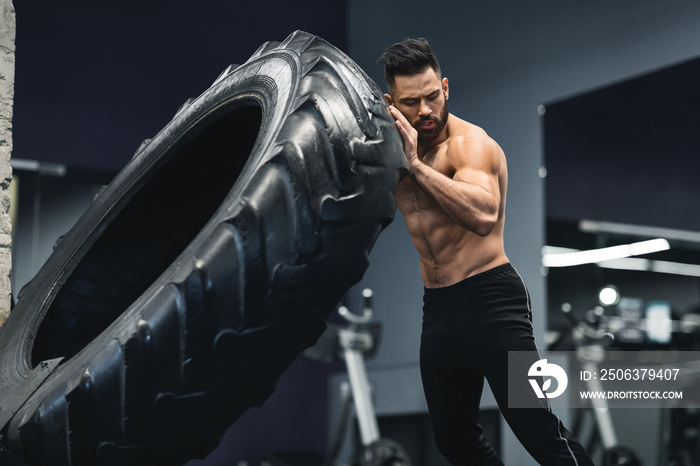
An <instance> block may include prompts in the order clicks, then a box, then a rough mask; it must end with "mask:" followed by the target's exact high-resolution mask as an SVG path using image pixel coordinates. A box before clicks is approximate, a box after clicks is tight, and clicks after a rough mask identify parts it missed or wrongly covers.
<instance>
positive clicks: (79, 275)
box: [32, 102, 262, 367]
mask: <svg viewBox="0 0 700 466" xmlns="http://www.w3.org/2000/svg"><path fill="white" fill-rule="evenodd" d="M232 106H235V108H234V109H231V108H230V107H232ZM228 107H229V108H228V109H221V110H219V111H217V113H216V114H213V115H209V116H208V117H206V118H205V120H204V121H202V122H200V123H199V124H198V127H199V128H203V129H201V130H199V131H198V133H196V134H193V135H191V136H189V141H188V142H186V143H179V144H177V146H179V147H175V148H173V149H169V150H168V153H166V154H164V155H163V156H162V157H163V160H164V161H165V164H164V165H163V166H162V167H161V168H159V169H157V171H156V173H155V174H154V175H152V176H151V178H150V179H149V180H148V181H146V182H145V184H143V187H141V188H140V189H139V188H136V189H138V192H136V193H135V194H134V196H133V198H132V199H131V200H130V201H129V202H128V203H127V204H126V205H125V206H124V208H123V209H122V210H121V212H120V213H119V214H118V215H117V216H116V217H115V218H114V220H113V221H112V222H111V223H110V224H109V225H108V226H107V227H106V229H105V230H104V232H103V233H102V234H101V236H100V237H99V239H97V241H96V242H95V244H94V245H93V246H92V247H91V248H90V249H89V250H88V251H87V252H86V253H85V255H84V256H83V258H82V259H81V260H80V262H79V263H78V265H77V266H76V267H75V269H74V270H73V271H72V272H71V273H70V276H69V277H68V279H67V280H66V282H65V285H64V286H63V287H62V288H61V290H60V291H59V292H58V294H57V295H56V297H55V299H54V300H53V301H52V303H51V304H50V307H49V309H48V311H47V313H46V315H45V317H44V320H43V322H42V323H41V325H40V327H39V329H38V332H37V335H36V339H35V341H34V346H33V349H32V365H33V367H36V366H37V365H38V364H39V363H40V362H41V361H45V360H47V359H53V358H57V357H60V356H64V360H63V362H65V361H67V360H68V359H70V358H71V357H73V356H75V355H76V354H77V353H78V352H79V351H80V350H82V349H83V348H84V347H85V346H86V345H87V344H89V343H90V342H91V341H93V340H94V339H95V338H96V337H97V336H99V335H100V334H101V333H102V332H103V331H104V330H105V329H106V328H107V327H108V326H109V325H110V324H111V323H112V322H114V321H115V320H116V319H117V318H118V317H119V316H120V315H121V314H122V313H123V312H124V311H125V310H126V309H127V308H128V307H129V306H130V305H131V304H132V303H134V301H136V299H137V298H138V297H139V296H141V295H142V294H143V293H144V292H145V291H146V289H147V288H148V287H149V286H151V285H152V284H153V283H154V282H155V281H156V279H157V278H158V277H159V276H160V275H161V274H162V273H163V272H164V271H165V270H166V269H167V268H168V267H169V266H170V265H171V264H172V263H173V262H174V261H175V259H176V258H177V257H178V256H179V255H180V254H181V253H182V252H183V251H184V250H185V248H186V247H187V246H188V245H189V244H190V243H191V242H192V240H193V239H194V237H195V236H196V235H197V234H198V233H199V232H200V231H201V230H202V228H204V226H205V224H206V223H207V222H208V221H209V220H210V219H211V218H212V216H213V215H214V213H215V212H216V210H217V209H218V208H219V207H220V206H221V204H222V203H223V201H224V199H225V198H226V196H227V194H228V193H229V192H230V191H231V189H232V187H233V185H234V183H235V182H236V180H237V178H238V176H239V174H240V173H241V170H242V169H243V166H244V164H245V163H246V161H247V160H248V157H249V155H250V153H251V150H252V149H253V146H254V145H255V141H256V139H257V135H258V131H259V129H260V124H261V121H262V109H261V107H260V106H259V105H258V104H257V102H245V103H244V104H241V102H237V103H235V104H231V105H228ZM191 131H192V130H191ZM135 176H138V174H137V175H135ZM129 195H131V193H129V192H122V193H121V194H120V196H129ZM69 240H70V235H68V236H67V237H66V239H65V240H64V241H69Z"/></svg>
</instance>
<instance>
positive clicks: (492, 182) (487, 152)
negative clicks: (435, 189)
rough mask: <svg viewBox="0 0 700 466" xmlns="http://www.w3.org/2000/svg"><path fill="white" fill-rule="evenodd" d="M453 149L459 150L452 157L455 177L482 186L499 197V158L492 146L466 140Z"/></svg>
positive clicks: (457, 179)
mask: <svg viewBox="0 0 700 466" xmlns="http://www.w3.org/2000/svg"><path fill="white" fill-rule="evenodd" d="M453 149H458V150H459V151H458V152H455V153H453V154H451V155H452V157H450V158H451V159H452V163H453V166H454V169H455V172H454V175H453V179H454V180H455V181H463V182H465V183H470V184H475V185H478V186H481V187H482V188H484V190H486V191H488V192H489V193H491V194H493V195H494V196H496V197H497V196H498V193H499V189H498V171H499V158H498V157H497V154H495V153H494V151H493V150H492V148H490V147H488V146H485V145H484V144H474V143H473V142H471V141H466V142H464V143H462V144H460V145H459V146H457V147H455V148H453Z"/></svg>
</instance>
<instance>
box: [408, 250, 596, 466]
mask: <svg viewBox="0 0 700 466" xmlns="http://www.w3.org/2000/svg"><path fill="white" fill-rule="evenodd" d="M531 318H532V315H531V313H530V298H529V296H528V292H527V289H526V287H525V284H524V283H523V281H522V279H521V277H520V275H519V274H518V272H517V271H516V270H515V268H513V266H512V265H511V264H504V265H501V266H498V267H495V268H493V269H491V270H488V271H486V272H483V273H480V274H478V275H475V276H472V277H469V278H467V279H466V280H464V281H462V282H460V283H457V284H455V285H452V286H448V287H445V288H428V289H426V290H425V294H424V297H423V332H422V337H421V352H420V359H421V376H422V378H423V388H424V390H425V396H426V399H427V402H428V409H429V412H430V419H431V422H432V425H433V430H434V432H435V440H436V442H437V445H438V448H439V449H440V451H441V452H442V454H443V455H445V457H446V458H447V459H448V460H449V461H450V463H452V464H453V465H455V466H463V465H503V462H502V461H501V459H500V458H499V457H498V454H497V453H496V452H495V451H494V449H493V448H492V447H491V445H489V443H488V442H487V441H486V439H485V438H484V436H483V435H482V428H481V426H479V424H478V420H479V402H480V399H481V391H482V388H483V386H484V378H486V380H488V382H489V386H490V387H491V390H492V392H493V394H494V395H495V397H496V401H497V403H498V406H499V408H500V410H501V412H502V413H503V416H504V418H505V420H506V421H507V422H508V424H509V426H510V427H511V429H512V430H513V432H514V433H515V435H516V437H517V438H518V440H520V442H521V443H522V444H523V446H524V447H525V449H527V451H528V452H529V453H530V454H531V455H532V457H533V458H534V459H535V460H537V461H538V462H539V463H540V464H542V465H547V466H555V465H570V466H573V465H576V466H584V465H586V466H589V465H593V462H592V461H591V459H590V457H589V456H588V454H587V453H586V451H585V450H584V448H583V447H582V446H581V444H580V443H579V442H578V441H577V440H576V439H574V438H573V437H572V436H571V434H570V433H569V432H568V431H567V430H566V429H565V428H564V426H563V425H562V423H561V421H559V418H557V417H556V416H555V415H554V414H553V413H552V412H551V410H550V409H549V408H548V407H543V408H541V409H534V408H510V409H509V408H508V351H537V348H536V346H535V339H534V334H533V330H532V322H531ZM524 383H525V385H526V386H527V388H528V389H531V387H530V386H529V385H528V382H527V381H524Z"/></svg>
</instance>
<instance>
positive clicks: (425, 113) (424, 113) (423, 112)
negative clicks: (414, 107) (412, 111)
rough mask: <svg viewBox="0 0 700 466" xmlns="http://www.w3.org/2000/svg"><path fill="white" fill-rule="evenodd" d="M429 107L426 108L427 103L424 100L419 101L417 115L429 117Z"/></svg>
mask: <svg viewBox="0 0 700 466" xmlns="http://www.w3.org/2000/svg"><path fill="white" fill-rule="evenodd" d="M430 113H431V111H430V107H429V106H428V103H427V102H426V101H425V100H421V102H420V109H419V110H418V114H419V115H420V116H428V115H430Z"/></svg>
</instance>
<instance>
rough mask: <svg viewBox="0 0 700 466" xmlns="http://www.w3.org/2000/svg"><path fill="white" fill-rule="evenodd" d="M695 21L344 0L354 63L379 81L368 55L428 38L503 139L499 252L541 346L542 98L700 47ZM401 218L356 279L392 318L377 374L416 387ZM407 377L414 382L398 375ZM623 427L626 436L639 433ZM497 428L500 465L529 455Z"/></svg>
mask: <svg viewBox="0 0 700 466" xmlns="http://www.w3.org/2000/svg"><path fill="white" fill-rule="evenodd" d="M699 25H700V3H698V2H694V1H689V0H685V1H675V2H668V3H661V2H656V1H653V0H643V1H634V2H633V1H619V2H604V1H593V2H585V3H581V2H556V1H535V2H516V1H511V2H504V1H501V2H488V1H458V0H454V1H438V2H433V3H430V4H429V5H428V4H426V3H425V2H419V1H415V0H406V1H402V2H395V1H388V0H377V1H372V2H369V1H365V0H354V1H351V2H350V29H349V30H350V42H349V47H350V53H351V55H352V57H353V58H354V59H355V60H356V61H357V62H358V63H359V64H360V66H362V67H363V68H365V70H367V71H368V72H369V74H370V75H371V76H372V77H373V78H374V79H375V80H377V82H378V83H382V85H383V77H382V70H381V67H380V66H379V65H376V64H375V60H376V58H377V56H379V55H380V54H381V52H382V51H383V49H384V48H385V47H386V46H388V45H390V44H391V43H393V42H396V41H398V40H401V39H404V38H406V37H409V36H411V37H416V36H423V37H426V38H428V39H429V40H430V41H431V43H432V45H433V48H434V51H435V52H436V54H437V55H438V58H439V59H440V61H441V65H442V68H443V74H444V76H446V77H447V78H448V79H449V82H450V87H451V92H450V102H451V110H452V111H453V112H454V113H455V114H457V115H459V116H461V117H463V118H465V119H467V120H469V121H471V122H473V123H476V124H478V125H480V126H482V127H483V128H484V129H486V131H487V132H488V133H490V134H491V136H492V137H494V138H495V139H496V140H497V141H498V142H499V143H500V144H501V146H502V147H503V149H504V150H505V153H506V156H507V157H508V164H509V170H510V180H509V193H508V206H507V210H506V252H507V254H508V256H509V258H510V259H511V261H512V262H513V263H514V264H515V266H516V267H517V268H518V270H519V272H520V273H521V275H522V276H523V278H524V280H525V282H526V283H527V285H528V287H529V288H530V291H531V295H532V302H533V318H534V324H535V331H536V334H537V337H538V339H539V342H540V343H539V344H540V346H541V347H542V343H541V342H542V336H543V334H544V331H545V329H546V322H545V320H546V316H545V309H546V293H545V279H544V277H543V276H542V274H541V268H540V250H541V247H542V245H543V244H544V221H545V212H544V182H543V180H542V179H541V178H540V177H539V174H538V172H539V169H540V167H541V165H542V163H543V145H542V131H543V129H542V117H541V116H540V115H539V114H538V111H537V109H538V106H539V105H540V104H544V103H547V102H552V101H556V100H560V99H562V98H564V97H569V96H572V95H575V94H579V93H582V92H585V91H588V90H591V89H595V88H599V87H601V86H605V85H609V84H611V83H614V82H617V81H620V80H623V79H626V78H629V77H631V76H635V75H638V74H641V73H645V72H649V71H651V70H655V69H658V68H661V67H665V66H668V65H671V64H675V63H677V62H680V61H683V60H686V59H688V58H691V57H697V56H698V55H700V27H698V26H699ZM591 181H592V182H593V180H591ZM402 222H403V220H402V218H401V217H400V216H399V217H398V218H397V220H396V221H395V222H394V223H393V224H392V225H391V226H390V227H389V229H388V230H387V231H386V232H385V233H384V234H383V235H382V236H381V237H380V239H379V242H378V244H377V246H376V248H375V249H374V252H373V253H372V256H371V258H370V259H371V265H370V268H369V270H368V272H367V275H366V277H365V279H364V280H363V282H362V284H361V286H369V287H372V288H374V289H376V307H377V315H378V318H379V319H381V320H382V321H384V322H385V324H386V327H387V331H386V335H385V340H384V342H383V347H382V352H381V353H380V355H379V358H378V359H377V360H376V361H375V362H373V363H372V365H373V379H374V380H375V384H377V385H378V386H379V388H378V392H380V393H381V391H382V388H381V385H382V384H387V385H389V384H390V386H391V390H389V391H390V392H391V393H392V394H394V393H398V394H403V393H404V392H410V391H412V390H413V391H416V392H417V391H420V390H421V387H420V386H419V384H418V383H417V380H418V379H417V378H416V377H415V376H414V373H415V372H416V371H417V354H418V335H419V332H420V314H421V295H422V285H421V282H420V274H419V270H418V265H417V262H416V261H417V258H416V253H415V252H414V250H413V248H412V245H411V244H410V240H409V238H408V233H407V232H406V229H405V226H404V225H403V223H402ZM402 380H405V381H406V383H412V384H413V386H411V387H406V386H402ZM400 399H405V400H416V401H415V404H414V405H412V406H407V405H406V406H405V408H404V409H406V410H415V409H420V408H421V407H420V402H419V401H417V400H419V397H412V396H410V395H406V396H401V397H400ZM407 403H408V402H407ZM489 403H492V402H491V401H489V400H488V399H487V400H486V401H485V403H484V404H485V405H488V404H489ZM395 404H396V403H394V402H393V401H392V397H391V396H387V397H385V398H384V399H380V400H379V409H380V411H381V410H382V409H384V406H387V407H388V408H387V409H389V410H394V409H396V406H395ZM561 416H562V417H563V418H565V417H567V413H561ZM623 430H624V431H623V432H621V433H620V434H619V435H620V437H621V438H622V440H623V441H624V440H625V439H626V438H627V437H629V436H632V440H635V439H634V436H635V435H639V434H644V432H639V431H638V430H636V429H626V430H625V429H623ZM648 430H649V429H647V431H648ZM504 433H506V435H507V438H506V448H505V450H506V451H505V457H504V460H505V462H506V464H509V465H530V464H535V463H534V462H533V461H532V460H531V459H530V458H529V456H528V455H527V454H526V453H524V451H523V450H522V449H521V447H519V445H517V442H515V441H514V440H513V438H512V434H509V433H508V432H507V431H506V432H504Z"/></svg>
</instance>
